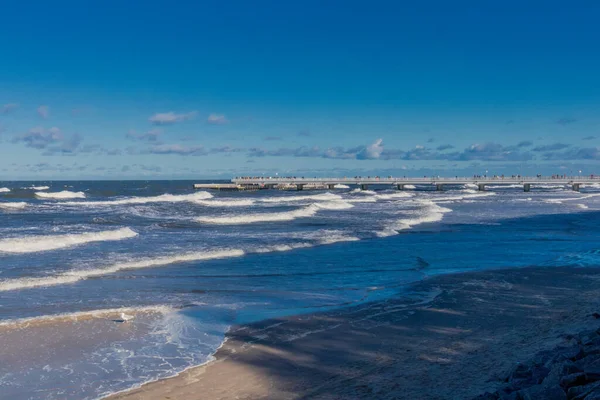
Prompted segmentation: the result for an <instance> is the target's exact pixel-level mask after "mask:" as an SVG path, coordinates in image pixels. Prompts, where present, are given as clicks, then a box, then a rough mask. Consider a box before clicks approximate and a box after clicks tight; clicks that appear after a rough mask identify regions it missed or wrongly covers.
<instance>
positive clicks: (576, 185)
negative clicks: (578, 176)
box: [573, 183, 579, 192]
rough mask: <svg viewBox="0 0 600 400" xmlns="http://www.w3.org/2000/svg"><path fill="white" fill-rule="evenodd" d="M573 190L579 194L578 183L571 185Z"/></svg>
mask: <svg viewBox="0 0 600 400" xmlns="http://www.w3.org/2000/svg"><path fill="white" fill-rule="evenodd" d="M573 190H574V191H576V192H579V183H574V184H573Z"/></svg>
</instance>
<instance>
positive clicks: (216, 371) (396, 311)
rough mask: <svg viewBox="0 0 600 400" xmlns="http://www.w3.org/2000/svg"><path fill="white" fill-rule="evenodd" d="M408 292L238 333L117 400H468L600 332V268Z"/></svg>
mask: <svg viewBox="0 0 600 400" xmlns="http://www.w3.org/2000/svg"><path fill="white" fill-rule="evenodd" d="M413 289H414V290H416V291H417V292H420V293H422V294H423V296H422V297H421V298H420V299H412V300H410V299H403V298H395V299H390V300H387V301H382V302H375V303H369V304H365V305H363V306H360V307H356V308H350V309H345V310H340V311H335V312H328V313H321V314H311V315H305V316H297V317H290V318H283V319H278V320H270V321H263V322H261V323H257V324H252V325H248V326H238V327H234V328H233V329H232V330H231V332H230V333H229V335H228V340H227V342H226V343H225V344H224V345H223V346H222V347H221V349H220V350H219V351H218V352H217V354H216V355H215V358H216V359H215V361H212V362H210V363H208V364H206V365H204V366H200V367H195V368H191V369H189V370H187V371H185V372H183V373H181V374H180V375H178V376H176V377H173V378H170V379H164V380H160V381H157V382H152V383H149V384H146V385H144V386H142V387H141V388H138V389H134V390H131V391H128V392H124V393H120V394H117V395H115V396H112V397H110V398H111V399H112V400H114V399H127V400H134V399H140V400H141V399H145V400H146V399H150V400H152V399H179V400H186V399H215V400H216V399H470V398H473V397H475V396H478V395H480V394H483V393H484V392H486V391H489V392H493V391H495V390H497V389H499V388H501V387H502V385H504V384H505V383H504V381H503V379H504V378H505V377H506V375H507V373H508V371H510V370H511V369H512V368H514V366H515V365H517V363H520V362H523V361H526V360H527V359H529V358H530V357H532V356H533V355H534V354H535V353H537V352H539V351H541V350H551V349H553V348H555V347H556V346H558V345H561V343H563V342H564V341H565V340H566V339H565V336H564V334H565V333H572V334H575V333H578V332H581V331H584V330H590V329H597V328H599V327H600V320H599V319H596V318H594V317H592V315H591V314H592V313H594V312H596V311H598V312H600V268H585V269H584V268H524V269H507V270H497V271H483V272H472V273H463V274H452V275H445V276H437V277H433V278H430V279H427V280H425V281H422V282H419V283H417V284H415V285H413ZM428 296H429V300H428V301H424V300H423V299H424V298H427V297H428Z"/></svg>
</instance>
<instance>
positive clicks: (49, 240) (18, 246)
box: [0, 228, 138, 253]
mask: <svg viewBox="0 0 600 400" xmlns="http://www.w3.org/2000/svg"><path fill="white" fill-rule="evenodd" d="M137 235H138V234H137V232H134V231H133V230H131V229H130V228H121V229H116V230H112V231H101V232H87V233H72V234H66V235H44V236H26V237H19V238H11V239H2V240H0V252H5V253H35V252H38V251H48V250H57V249H63V248H65V247H71V246H78V245H81V244H85V243H91V242H103V241H113V240H123V239H129V238H132V237H135V236H137Z"/></svg>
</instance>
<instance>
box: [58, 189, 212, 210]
mask: <svg viewBox="0 0 600 400" xmlns="http://www.w3.org/2000/svg"><path fill="white" fill-rule="evenodd" d="M212 197H213V196H212V194H210V193H208V192H196V193H192V194H180V195H175V194H161V195H160V196H148V197H129V198H126V199H118V200H102V201H66V202H64V203H61V204H63V205H68V206H84V207H85V206H118V205H125V204H147V203H177V202H183V201H191V202H196V201H198V200H206V199H210V198H212Z"/></svg>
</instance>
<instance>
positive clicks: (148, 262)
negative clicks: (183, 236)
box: [0, 249, 245, 292]
mask: <svg viewBox="0 0 600 400" xmlns="http://www.w3.org/2000/svg"><path fill="white" fill-rule="evenodd" d="M244 254H245V252H244V251H243V250H240V249H230V250H216V251H207V252H192V253H184V254H178V255H172V256H165V257H156V258H146V259H140V260H132V261H127V262H121V263H117V264H113V265H109V266H106V267H100V268H93V269H74V270H71V271H67V272H64V273H62V274H58V275H54V276H47V277H43V278H19V279H7V280H4V281H0V292H6V291H11V290H21V289H30V288H35V287H46V286H56V285H65V284H70V283H75V282H78V281H81V280H84V279H88V278H93V277H98V276H103V275H110V274H114V273H115V272H119V271H122V270H132V269H142V268H154V267H161V266H165V265H169V264H177V263H182V262H190V261H205V260H216V259H222V258H233V257H241V256H243V255H244Z"/></svg>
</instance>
